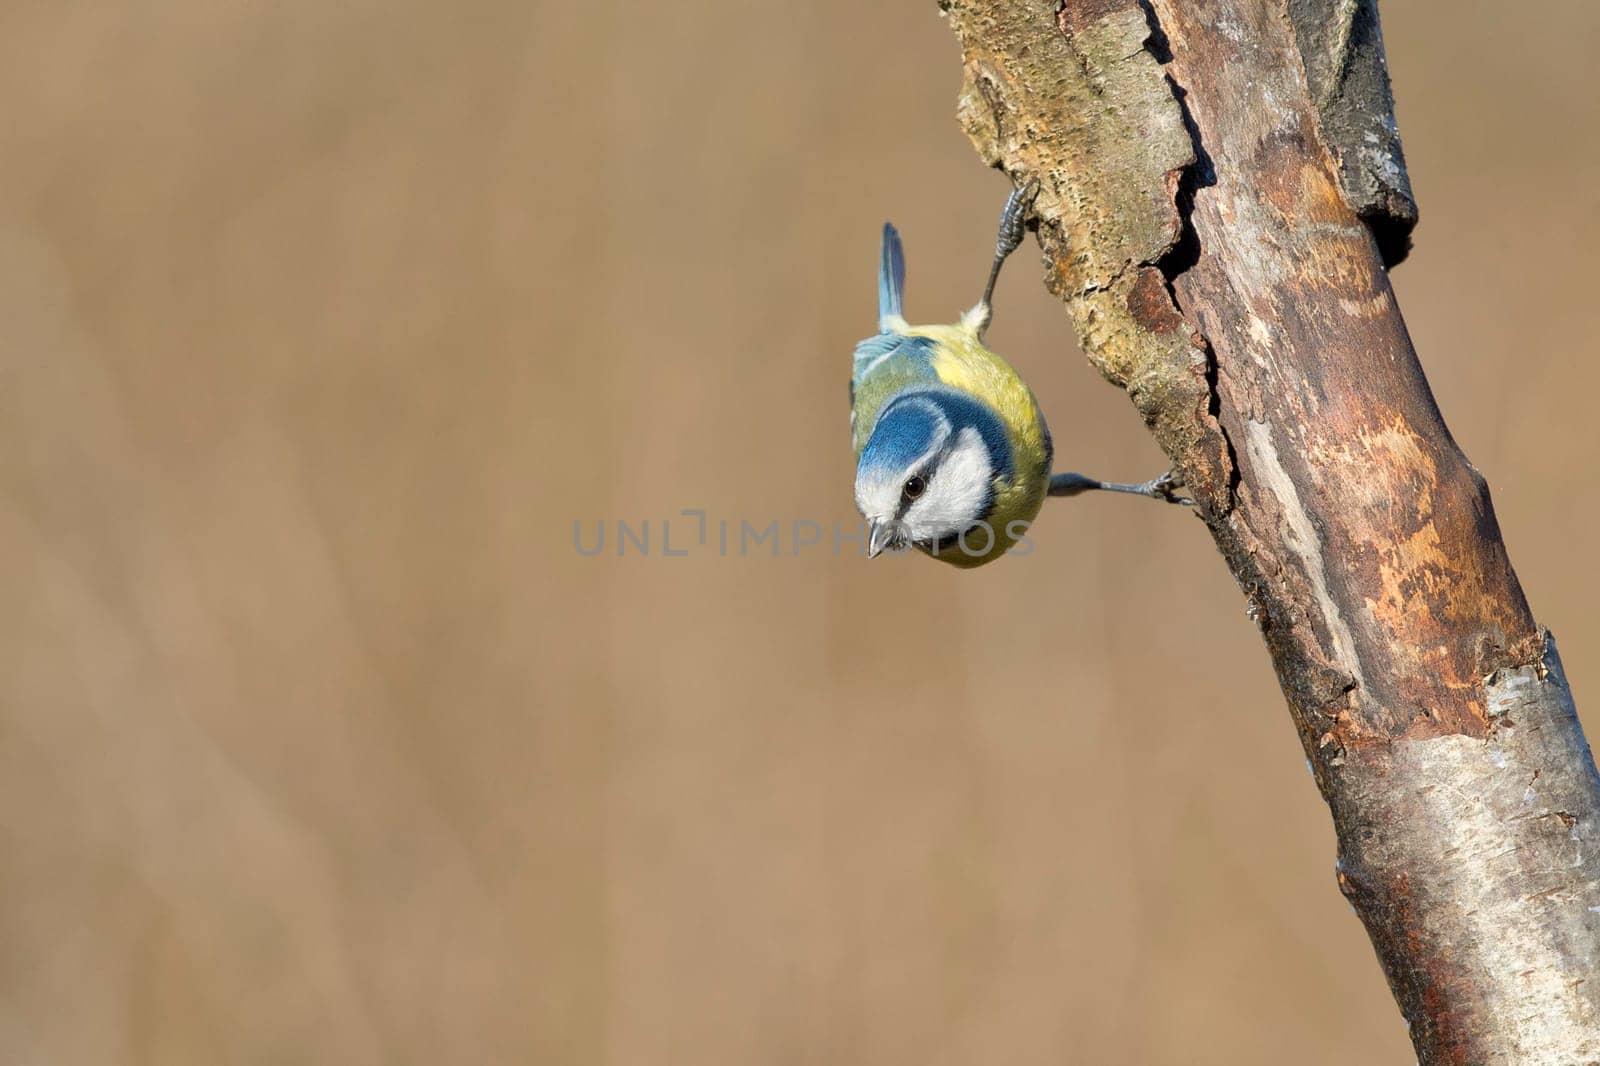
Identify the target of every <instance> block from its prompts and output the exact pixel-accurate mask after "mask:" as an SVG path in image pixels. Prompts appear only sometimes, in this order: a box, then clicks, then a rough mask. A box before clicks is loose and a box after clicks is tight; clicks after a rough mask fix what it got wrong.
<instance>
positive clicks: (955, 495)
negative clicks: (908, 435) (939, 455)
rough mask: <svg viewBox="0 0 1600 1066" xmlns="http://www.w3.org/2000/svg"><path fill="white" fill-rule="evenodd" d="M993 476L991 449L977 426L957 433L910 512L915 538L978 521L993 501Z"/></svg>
mask: <svg viewBox="0 0 1600 1066" xmlns="http://www.w3.org/2000/svg"><path fill="white" fill-rule="evenodd" d="M993 477H994V464H993V463H991V462H990V460H989V449H988V448H986V447H984V445H983V438H982V437H980V436H979V435H978V431H977V430H975V429H973V428H972V427H971V426H968V427H966V428H965V429H963V430H962V431H961V432H960V433H959V434H957V435H956V440H955V444H954V445H952V446H951V448H950V451H949V453H948V454H946V456H945V458H944V462H942V463H940V464H939V469H938V470H937V471H936V472H935V473H934V475H933V479H932V480H931V481H929V482H928V489H927V491H926V492H924V493H923V494H922V496H921V497H919V498H918V499H917V502H916V503H914V504H912V505H911V509H910V510H909V511H907V512H906V517H905V523H906V526H907V528H908V529H910V531H911V539H913V540H918V541H926V540H938V539H940V538H941V537H948V536H950V535H951V534H953V533H959V532H960V531H962V530H963V529H966V528H967V527H968V526H970V525H972V524H973V523H974V522H976V521H977V520H978V518H979V517H980V516H981V515H982V514H983V509H984V507H985V506H986V505H987V504H988V502H989V496H990V492H991V487H990V481H991V479H992V478H993Z"/></svg>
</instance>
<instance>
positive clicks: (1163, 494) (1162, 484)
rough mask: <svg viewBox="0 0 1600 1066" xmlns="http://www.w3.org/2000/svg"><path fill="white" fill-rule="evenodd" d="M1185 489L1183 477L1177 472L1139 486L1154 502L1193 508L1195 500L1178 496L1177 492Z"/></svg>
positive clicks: (1168, 473) (1155, 478)
mask: <svg viewBox="0 0 1600 1066" xmlns="http://www.w3.org/2000/svg"><path fill="white" fill-rule="evenodd" d="M1183 487H1184V484H1183V477H1182V476H1181V475H1180V474H1178V472H1177V471H1175V470H1168V471H1167V472H1166V473H1165V474H1162V475H1161V476H1160V477H1154V478H1151V479H1150V480H1149V481H1146V482H1145V483H1144V484H1143V485H1140V486H1139V488H1140V489H1141V490H1142V491H1143V492H1144V494H1145V495H1146V496H1149V497H1150V498H1151V499H1153V500H1166V501H1167V502H1168V503H1176V504H1181V505H1183V506H1185V507H1192V506H1193V505H1194V500H1193V498H1191V497H1189V496H1180V495H1178V491H1177V490H1178V489H1181V488H1183Z"/></svg>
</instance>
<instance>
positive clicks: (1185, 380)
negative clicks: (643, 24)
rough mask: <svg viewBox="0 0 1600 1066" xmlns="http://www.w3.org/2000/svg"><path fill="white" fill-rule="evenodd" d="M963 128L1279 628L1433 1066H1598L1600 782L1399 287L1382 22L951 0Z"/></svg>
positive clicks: (1407, 209)
mask: <svg viewBox="0 0 1600 1066" xmlns="http://www.w3.org/2000/svg"><path fill="white" fill-rule="evenodd" d="M941 6H942V7H943V8H944V9H945V10H946V12H947V13H948V14H949V16H950V19H951V22H952V24H953V26H954V28H955V30H956V33H957V35H958V37H959V39H960V41H961V43H962V47H963V60H964V66H965V84H964V85H963V88H962V92H961V97H960V105H959V114H960V117H961V121H962V124H963V126H964V127H965V128H966V130H967V132H968V134H969V135H970V136H971V138H972V140H973V143H974V145H975V146H976V147H977V149H978V151H979V153H980V154H981V155H982V156H983V158H984V159H985V160H986V161H987V162H989V163H990V164H991V165H994V166H997V167H1000V168H1002V169H1003V170H1005V171H1006V172H1007V173H1008V174H1009V175H1011V177H1012V178H1013V180H1015V181H1017V182H1018V183H1021V182H1023V181H1026V180H1028V179H1031V178H1037V179H1038V180H1039V182H1040V193H1039V196H1038V199H1037V201H1036V203H1035V211H1036V214H1037V218H1038V231H1039V241H1040V245H1041V246H1042V247H1043V249H1044V251H1045V261H1046V267H1047V273H1046V284H1047V286H1048V287H1049V288H1050V289H1051V291H1053V292H1055V293H1057V294H1058V295H1060V296H1061V298H1062V299H1063V301H1064V302H1065V304H1066V307H1067V311H1068V314H1069V316H1070V318H1071V320H1072V323H1073V325H1074V328H1075V329H1076V330H1077V333H1078V335H1079V337H1080V339H1081V341H1082V343H1083V346H1084V349H1085V351H1086V352H1088V354H1089V357H1090V359H1091V361H1092V362H1093V363H1094V364H1095V365H1096V366H1097V367H1098V368H1099V369H1100V370H1101V372H1102V373H1103V374H1105V376H1106V377H1107V378H1109V379H1110V380H1111V381H1112V382H1114V383H1116V384H1117V385H1120V386H1122V387H1123V388H1125V389H1126V390H1127V392H1128V394H1129V396H1130V398H1131V399H1132V400H1133V402H1134V404H1135V406H1136V407H1137V408H1138V410H1139V412H1140V413H1141V414H1142V415H1143V417H1144V419H1145V421H1146V423H1147V425H1148V426H1149V427H1150V429H1151V431H1152V433H1153V434H1154V436H1155V438H1156V440H1157V441H1158V442H1159V443H1160V445H1161V447H1162V448H1163V450H1165V451H1166V453H1167V454H1168V456H1169V457H1170V458H1171V459H1172V462H1173V464H1174V466H1175V468H1176V469H1177V470H1178V471H1179V472H1181V473H1182V474H1183V476H1184V478H1185V480H1186V481H1187V483H1188V485H1189V486H1190V488H1191V489H1192V490H1193V495H1194V496H1195V497H1196V499H1197V501H1198V505H1197V510H1198V511H1199V513H1200V515H1201V517H1202V518H1203V519H1204V520H1205V522H1206V525H1207V527H1208V528H1209V529H1210V531H1211V533H1212V535H1213V537H1214V538H1215V539H1216V542H1217V545H1218V547H1219V549H1220V550H1221V552H1222V555H1223V557H1224V559H1225V560H1226V561H1227V564H1228V566H1229V568H1230V569H1231V570H1232V572H1233V574H1234V576H1235V577H1236V578H1237V579H1238V581H1239V584H1240V586H1241V587H1242V589H1243V591H1244V593H1245V595H1246V598H1247V600H1248V602H1249V608H1250V612H1251V616H1252V617H1254V618H1256V620H1257V622H1258V624H1259V625H1260V626H1261V629H1262V633H1263V636H1264V638H1265V640H1266V643H1267V646H1268V649H1269V650H1270V652H1271V654H1272V659H1273V663H1274V666H1275V668H1276V670H1277V673H1278V678H1279V680H1280V682H1281V684H1282V687H1283V691H1284V694H1285V696H1286V698H1287V700H1288V703H1289V707H1290V711H1291V713H1292V716H1293V718H1294V721H1295V724H1296V726H1297V728H1298V730H1299V732H1300V736H1301V739H1302V741H1303V743H1304V745H1305V749H1306V752H1307V754H1308V756H1309V758H1310V760H1311V764H1312V768H1313V770H1314V773H1315V776H1316V780H1317V784H1318V787H1319V788H1320V790H1321V792H1322V794H1323V797H1324V798H1325V799H1326V801H1327V802H1328V805H1329V807H1330V810H1331V812H1332V814H1333V819H1334V824H1335V828H1336V830H1337V832H1338V837H1339V862H1338V883H1339V885H1340V888H1341V889H1342V890H1343V891H1344V893H1345V894H1346V896H1347V897H1348V898H1349V899H1350V901H1351V903H1352V904H1353V905H1354V907H1355V909H1356V911H1357V913H1358V914H1359V915H1360V917H1361V920H1362V922H1363V923H1364V924H1365V925H1366V928H1367V931H1368V933H1369V934H1370V936H1371V938H1372V942H1373V945H1374V947H1375V948H1376V949H1377V954H1378V957H1379V960H1380V961H1381V963H1382V965H1383V968H1384V970H1385V973H1386V974H1387V976H1388V978H1389V982H1390V986H1391V988H1392V989H1393V991H1394V994H1395V997H1396V999H1397V1000H1398V1002H1399V1004H1400V1007H1401V1009H1402V1011H1403V1013H1404V1014H1405V1017H1406V1020H1407V1022H1408V1023H1409V1025H1410V1030H1411V1035H1412V1040H1413V1042H1414V1043H1415V1045H1416V1048H1417V1053H1418V1056H1419V1059H1420V1060H1421V1061H1422V1062H1423V1063H1474V1064H1475V1063H1500V1062H1506V1063H1509V1062H1516V1063H1562V1064H1569V1063H1591V1062H1595V1063H1600V973H1597V970H1600V781H1597V778H1596V774H1595V767H1594V762H1593V759H1592V756H1591V755H1590V752H1589V748H1588V745H1587V743H1586V742H1585V740H1584V736H1583V732H1582V729H1581V727H1580V726H1579V723H1578V719H1577V715H1576V711H1575V710H1574V707H1573V703H1572V699H1571V695H1570V691H1569V689H1568V686H1567V683H1566V679H1565V676H1564V675H1563V673H1562V670H1561V665H1560V660H1559V657H1558V656H1557V653H1556V649H1555V645H1554V642H1553V641H1552V640H1551V639H1550V637H1549V635H1548V634H1547V633H1546V632H1544V631H1543V630H1541V629H1540V628H1539V627H1538V626H1537V625H1536V624H1535V622H1534V620H1533V616H1532V613H1531V612H1530V610H1529V608H1528V605H1527V602H1526V600H1525V598H1524V596H1523V593H1522V589H1521V587H1520V586H1519V585H1518V582H1517V578H1516V574H1515V572H1514V571H1513V570H1512V568H1511V564H1510V560H1509V558H1508V557H1507V555H1506V551H1505V548H1504V545H1503V543H1502V541H1501V537H1500V531H1499V528H1498V525H1497V524H1496V521H1495V517H1494V510H1493V507H1492V506H1491V504H1490V500H1489V493H1488V489H1487V487H1486V485H1485V484H1484V481H1483V479H1482V477H1481V476H1480V475H1479V474H1478V472H1477V471H1476V470H1475V469H1473V467H1472V466H1471V465H1470V464H1469V463H1468V462H1467V460H1466V459H1465V457H1464V456H1463V455H1462V454H1461V451H1460V449H1459V448H1458V447H1457V446H1456V444H1455V441H1454V440H1453V439H1452V438H1451V436H1450V433H1449V431H1448V429H1446V427H1445V424H1444V421H1443V419H1442V418H1441V416H1440V414H1439V411H1438V408H1437V407H1436V406H1435V403H1434V400H1433V396H1432V394H1431V392H1430V391H1429V389H1428V384H1427V381H1426V379H1425V378H1424V376H1423V373H1422V369H1421V367H1420V365H1419V364H1418V362H1417V358H1416V353H1415V352H1414V351H1413V349H1412V347H1411V342H1410V338H1409V337H1408V335H1407V333H1406V329H1405V323H1404V321H1403V320H1402V318H1401V316H1400V310H1399V307H1398V306H1397V304H1396V303H1395V299H1394V295H1393V292H1392V291H1391V289H1390V287H1389V280H1388V274H1387V271H1386V269H1385V267H1386V263H1390V264H1392V263H1393V262H1395V261H1397V260H1398V259H1399V258H1400V257H1401V256H1403V255H1404V252H1405V249H1406V248H1407V247H1408V242H1409V233H1410V229H1411V226H1412V224H1413V223H1414V222H1415V220H1416V206H1415V203H1414V202H1413V200H1412V196H1411V191H1410V186H1409V183H1408V181H1407V179H1406V174H1405V165H1404V160H1403V159H1402V157H1401V155H1400V143H1399V137H1398V133H1397V132H1396V127H1395V123H1394V116H1393V104H1392V100H1391V98H1390V92H1389V84H1388V76H1387V72H1386V69H1385V66H1384V57H1383V47H1382V36H1381V33H1380V32H1379V27H1378V19H1377V9H1376V5H1375V3H1374V2H1373V0H1185V2H1182V3H1179V2H1178V0H1147V2H1141V0H1065V2H1063V3H1057V4H1056V5H1054V7H1052V5H1051V4H1049V3H1044V2H1041V0H948V2H946V3H944V4H942V5H941Z"/></svg>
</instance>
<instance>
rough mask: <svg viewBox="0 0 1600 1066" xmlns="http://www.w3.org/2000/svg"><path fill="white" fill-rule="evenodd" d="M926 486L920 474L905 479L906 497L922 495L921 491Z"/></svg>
mask: <svg viewBox="0 0 1600 1066" xmlns="http://www.w3.org/2000/svg"><path fill="white" fill-rule="evenodd" d="M927 487H928V483H927V482H926V481H924V480H923V479H922V477H921V476H920V475H917V476H913V477H911V478H910V479H908V480H907V481H906V488H905V493H906V499H908V500H914V499H916V498H917V497H918V496H921V495H922V493H923V491H924V490H926V489H927Z"/></svg>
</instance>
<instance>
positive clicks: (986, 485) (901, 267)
mask: <svg viewBox="0 0 1600 1066" xmlns="http://www.w3.org/2000/svg"><path fill="white" fill-rule="evenodd" d="M1037 193H1038V182H1037V181H1030V182H1028V183H1027V184H1025V185H1023V186H1020V187H1016V188H1013V190H1012V192H1011V194H1010V196H1008V197H1007V199H1006V204H1005V208H1004V209H1003V210H1002V211H1001V213H1000V227H999V234H998V236H997V238H996V241H995V256H994V260H993V263H992V264H991V266H990V268H989V279H988V282H987V284H985V286H984V289H983V298H982V299H980V300H979V301H978V303H977V304H976V305H975V306H974V307H973V308H972V309H971V310H970V311H967V312H966V313H965V314H963V315H962V316H961V317H960V319H959V320H958V321H956V322H955V323H952V324H950V325H931V326H913V325H911V324H910V323H908V322H907V321H906V318H905V311H904V297H903V294H904V290H905V251H904V248H903V246H902V244H901V241H900V234H899V231H897V230H896V229H895V227H894V225H893V223H889V222H885V223H884V225H883V241H882V246H881V253H880V258H879V265H878V333H877V334H876V335H875V336H871V337H868V338H867V339H865V340H863V341H861V342H860V343H859V344H857V345H856V348H855V355H854V361H853V363H852V366H851V373H850V434H851V443H852V445H853V447H854V450H855V456H856V478H855V504H856V509H857V510H859V511H860V512H861V515H862V517H863V518H864V519H865V520H866V522H867V533H866V554H867V556H868V558H875V557H877V556H878V555H880V554H882V553H883V552H884V551H890V552H892V553H894V554H900V553H903V552H904V551H906V550H907V549H908V547H910V548H916V549H918V550H919V551H921V552H922V553H924V554H926V555H929V556H932V557H933V558H936V559H938V560H940V561H941V562H945V563H949V564H951V565H953V566H957V567H961V568H963V569H971V568H974V567H978V566H983V565H984V564H986V563H990V562H993V561H994V560H996V559H999V558H1000V557H1001V556H1003V555H1005V554H1006V553H1007V552H1008V551H1010V550H1011V549H1012V548H1013V547H1016V546H1017V545H1018V544H1019V543H1020V542H1022V541H1023V539H1024V538H1025V536H1026V533H1027V529H1028V527H1029V525H1030V524H1031V523H1032V522H1033V520H1034V518H1035V517H1036V516H1037V515H1038V513H1039V510H1040V508H1041V507H1042V506H1043V504H1044V500H1045V497H1046V496H1075V495H1077V494H1079V493H1082V492H1087V491H1091V490H1106V491H1111V492H1125V493H1133V494H1136V495H1140V496H1146V497H1150V498H1152V499H1157V500H1164V501H1167V502H1169V503H1177V504H1190V503H1193V501H1192V500H1190V499H1188V498H1186V497H1183V496H1180V495H1178V494H1177V492H1176V491H1175V490H1176V489H1177V488H1179V487H1180V486H1181V484H1182V482H1181V480H1180V479H1179V478H1178V477H1177V475H1175V474H1174V473H1172V472H1171V471H1169V472H1168V473H1166V474H1163V475H1161V476H1160V477H1157V478H1153V479H1151V480H1150V481H1146V482H1142V483H1140V484H1123V483H1120V482H1110V481H1101V480H1100V479H1098V478H1091V477H1087V476H1085V475H1083V474H1076V473H1056V474H1052V472H1051V466H1052V463H1053V461H1054V446H1053V443H1052V441H1051V438H1050V429H1049V427H1048V426H1047V425H1046V423H1045V419H1044V415H1043V414H1042V413H1041V412H1040V410H1039V403H1038V401H1037V400H1036V399H1035V398H1034V395H1033V392H1032V390H1030V389H1029V388H1028V385H1027V383H1026V382H1024V381H1023V379H1022V377H1021V376H1020V375H1019V374H1018V373H1017V372H1016V371H1015V370H1014V369H1012V367H1011V365H1010V364H1009V363H1007V362H1006V361H1005V360H1004V359H1002V358H1001V357H1000V356H998V355H996V354H995V353H994V352H992V351H990V350H989V349H988V348H987V347H985V346H984V343H983V336H984V333H985V331H986V330H987V329H988V327H989V322H990V320H991V319H992V317H993V308H992V304H991V301H992V300H993V297H994V287H995V282H996V281H997V280H998V279H999V277H1000V268H1001V266H1002V265H1003V264H1004V263H1005V261H1006V258H1007V257H1008V256H1009V255H1010V254H1011V253H1012V252H1013V251H1015V250H1016V248H1017V246H1018V245H1019V244H1021V243H1022V237H1023V232H1024V229H1025V224H1026V220H1027V214H1028V211H1029V209H1030V208H1031V207H1032V204H1033V200H1034V198H1035V196H1036V195H1037Z"/></svg>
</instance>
